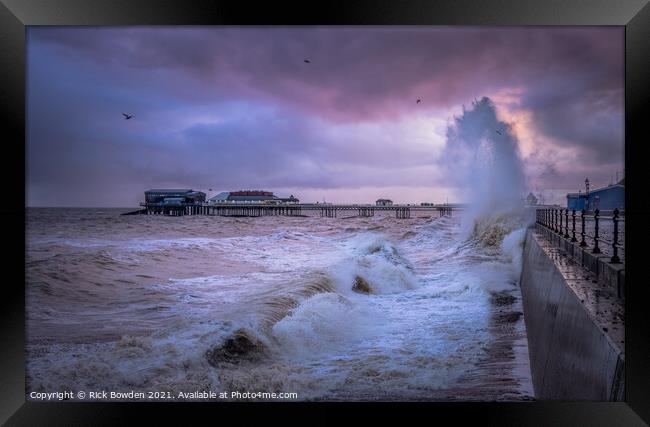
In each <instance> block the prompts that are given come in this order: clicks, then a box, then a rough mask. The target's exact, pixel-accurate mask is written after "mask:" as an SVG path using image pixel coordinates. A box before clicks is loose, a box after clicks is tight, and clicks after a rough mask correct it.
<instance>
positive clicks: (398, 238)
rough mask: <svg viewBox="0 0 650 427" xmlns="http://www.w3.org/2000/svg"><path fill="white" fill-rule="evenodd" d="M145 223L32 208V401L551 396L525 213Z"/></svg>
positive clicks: (107, 211) (95, 212)
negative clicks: (530, 337)
mask: <svg viewBox="0 0 650 427" xmlns="http://www.w3.org/2000/svg"><path fill="white" fill-rule="evenodd" d="M129 210H132V209H128V208H125V209H113V208H92V209H91V208H88V209H78V208H28V209H27V224H26V289H25V292H26V333H27V340H26V393H27V399H28V400H33V398H32V397H30V396H33V393H32V392H56V391H66V390H71V391H73V392H77V391H87V390H104V391H109V392H111V391H113V392H117V393H125V394H124V395H126V396H134V395H135V394H134V393H136V394H137V393H141V392H142V393H144V395H145V396H146V394H147V393H149V392H152V391H154V392H159V393H160V396H158V397H159V398H165V399H167V400H192V398H191V397H188V396H205V395H206V393H204V392H208V391H211V392H214V393H216V395H217V396H218V397H216V398H215V397H214V396H215V394H212V398H211V399H212V400H222V401H223V400H279V399H280V398H278V397H277V396H283V397H282V399H283V400H298V401H521V400H532V399H534V393H533V388H532V383H531V377H530V368H529V361H528V346H527V340H526V330H525V323H524V316H523V310H522V304H521V292H520V288H519V275H520V271H521V255H522V247H523V242H524V236H525V228H526V221H527V219H525V218H527V217H526V216H525V215H520V214H513V213H500V214H498V215H496V214H494V215H487V216H484V217H482V218H470V217H469V216H468V214H466V213H463V212H457V211H454V212H453V215H452V216H442V217H441V216H439V214H438V212H437V211H434V210H430V211H413V212H411V218H409V219H398V218H396V217H395V214H394V213H393V212H379V211H376V212H375V216H373V217H357V216H356V215H355V214H356V212H355V211H350V212H349V213H347V214H346V213H345V211H343V213H341V212H339V215H338V217H337V218H323V217H321V216H320V215H319V213H318V211H307V215H306V216H293V217H291V216H263V217H224V216H198V215H197V216H183V217H169V216H161V215H133V216H123V215H121V214H122V213H124V212H127V211H129ZM303 212H305V211H303ZM522 218H523V219H522ZM237 392H241V393H246V392H248V393H249V394H248V395H244V394H242V395H241V396H249V397H230V396H234V395H235V393H237ZM128 393H130V394H128ZM219 393H222V394H221V395H219ZM270 393H276V394H277V395H276V397H270V396H271V395H270ZM161 396H162V397H161ZM224 396H228V397H224ZM237 396H240V395H237ZM250 396H257V397H250ZM287 396H289V397H287ZM86 400H88V399H86ZM104 400H106V399H104ZM109 400H110V399H109Z"/></svg>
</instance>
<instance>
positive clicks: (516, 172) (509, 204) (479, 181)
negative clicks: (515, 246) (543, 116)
mask: <svg viewBox="0 0 650 427" xmlns="http://www.w3.org/2000/svg"><path fill="white" fill-rule="evenodd" d="M446 156H447V158H448V159H449V162H450V165H453V166H450V167H453V168H454V171H455V174H453V175H454V177H455V179H456V180H457V184H459V186H460V187H461V188H462V189H463V190H464V193H465V197H467V199H468V202H469V205H470V206H469V209H468V215H466V217H465V221H464V224H463V228H464V231H465V234H466V237H467V238H472V239H474V240H477V241H479V242H480V243H482V244H483V245H485V246H491V247H498V246H499V245H500V244H501V242H502V241H503V238H504V237H505V236H506V235H508V234H509V233H511V232H512V231H514V230H515V229H517V228H521V227H522V226H524V225H525V223H526V222H527V216H526V213H525V211H524V203H523V198H522V194H523V190H524V173H523V163H522V160H521V157H520V154H519V147H518V140H517V137H516V136H515V135H514V133H513V132H512V127H511V126H510V125H509V124H508V123H505V122H503V121H500V120H499V119H498V118H497V114H496V107H495V105H494V103H493V102H492V101H491V100H490V99H489V98H488V97H483V98H482V99H481V100H479V101H474V102H473V103H472V108H471V109H469V110H467V109H465V108H464V107H463V114H462V115H461V116H459V117H456V118H455V119H454V123H453V124H452V125H450V126H449V127H448V128H447V146H446ZM457 171H466V173H465V174H460V175H458V174H457Z"/></svg>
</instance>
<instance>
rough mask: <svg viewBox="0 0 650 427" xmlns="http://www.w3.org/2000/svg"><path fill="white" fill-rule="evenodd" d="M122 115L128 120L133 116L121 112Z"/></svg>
mask: <svg viewBox="0 0 650 427" xmlns="http://www.w3.org/2000/svg"><path fill="white" fill-rule="evenodd" d="M122 115H123V116H124V120H129V119H130V118H131V117H133V114H126V113H122Z"/></svg>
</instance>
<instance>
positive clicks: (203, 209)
mask: <svg viewBox="0 0 650 427" xmlns="http://www.w3.org/2000/svg"><path fill="white" fill-rule="evenodd" d="M140 205H141V206H142V208H141V209H139V210H136V211H132V212H127V213H125V214H123V215H139V214H142V215H167V216H185V215H209V216H239V217H259V216H276V215H277V216H305V214H306V212H309V211H312V212H313V211H315V213H318V214H319V215H320V217H322V218H338V217H339V215H341V214H345V213H348V214H349V213H353V214H356V215H346V216H345V217H346V218H347V217H350V216H358V217H363V218H367V217H373V216H375V213H376V212H381V211H383V212H392V213H394V214H395V218H397V219H409V218H411V215H412V214H414V213H417V212H424V213H433V214H434V215H435V214H437V216H438V217H442V216H452V213H453V211H455V210H456V211H458V210H461V209H462V208H461V207H459V206H452V205H433V206H431V205H428V206H418V205H391V206H375V205H359V204H336V205H334V204H318V203H301V204H278V205H273V204H265V203H228V204H226V203H224V204H206V203H196V204H182V205H165V204H161V203H141V204H140Z"/></svg>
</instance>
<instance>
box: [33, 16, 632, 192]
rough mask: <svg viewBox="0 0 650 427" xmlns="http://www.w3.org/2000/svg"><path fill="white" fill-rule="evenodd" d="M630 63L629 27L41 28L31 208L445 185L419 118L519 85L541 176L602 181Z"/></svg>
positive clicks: (614, 147) (614, 163)
mask: <svg viewBox="0 0 650 427" xmlns="http://www.w3.org/2000/svg"><path fill="white" fill-rule="evenodd" d="M622 55H623V31H622V29H617V28H587V27H581V28H459V27H454V28H451V27H410V28H381V27H378V28H262V27H259V28H246V29H244V28H217V29H215V28H209V27H198V28H197V27H192V28H189V27H188V28H117V27H116V28H74V27H71V28H47V27H44V28H31V29H30V30H29V38H28V72H29V77H28V97H29V98H28V108H29V109H28V121H29V122H28V181H29V187H28V193H29V197H30V203H32V204H39V203H43V204H52V203H54V204H56V203H57V201H61V200H67V202H66V203H64V204H80V203H81V204H84V203H91V204H98V203H102V201H105V200H109V203H111V204H133V203H134V202H135V201H137V200H139V199H140V198H141V190H142V189H143V187H146V186H166V185H169V186H182V187H185V186H194V187H204V188H208V187H214V186H217V185H218V186H220V187H223V189H232V188H231V187H234V188H239V187H245V186H258V187H267V188H272V187H277V188H300V187H305V188H307V187H309V188H344V187H352V188H354V187H360V186H364V185H365V186H368V185H374V186H382V185H387V186H388V185H409V184H411V185H412V184H414V183H415V182H417V183H418V184H423V183H424V184H426V185H433V186H435V185H436V184H440V185H442V184H445V183H448V182H447V181H445V180H444V176H443V175H441V174H440V173H439V170H440V169H441V168H440V167H439V166H440V162H444V161H445V159H441V158H439V153H440V150H438V151H436V149H435V147H434V146H427V145H426V144H422V143H421V141H420V139H419V138H421V137H420V136H418V135H415V134H414V133H409V128H408V126H410V123H411V122H410V121H409V120H414V119H415V118H426V117H431V118H432V119H433V118H436V117H439V116H440V114H447V113H448V112H449V111H451V110H456V111H457V110H458V108H459V106H460V105H462V104H468V103H469V102H470V101H471V100H472V99H475V98H481V97H482V96H491V95H492V94H495V93H497V92H499V91H500V90H503V89H510V88H518V89H520V93H521V95H520V98H519V99H518V100H517V105H516V108H519V109H522V110H526V111H529V112H530V113H531V116H532V118H533V120H532V126H534V127H535V131H536V132H538V133H539V134H541V135H542V136H543V137H544V138H543V141H544V142H543V144H544V145H543V146H539V147H536V150H535V152H534V153H533V154H534V155H531V156H530V158H528V159H525V162H524V164H525V165H526V166H527V167H528V168H529V169H530V171H531V173H533V174H537V175H536V179H537V181H538V182H542V183H544V182H546V183H548V185H555V184H556V182H558V181H560V182H561V181H562V180H563V179H567V177H570V179H573V178H574V175H576V176H577V174H584V173H586V172H592V171H593V172H594V173H600V174H601V175H602V174H603V172H599V168H610V169H611V168H612V167H613V168H616V167H619V168H620V164H621V162H622V143H623V142H622V141H623V139H622V132H623V130H622V129H623V128H622V126H623V115H622V114H623V110H622V108H623V105H622V93H623V92H622V90H623V73H622V72H623V61H622V59H623V56H622ZM304 59H309V60H310V63H309V64H306V63H305V62H303V60H304ZM418 98H421V99H422V100H423V102H422V103H421V104H416V103H415V99H418ZM498 107H499V106H498V105H497V108H498ZM122 112H129V113H133V114H135V119H134V120H131V121H128V122H126V121H123V120H122V119H121V116H120V115H121V113H122ZM442 112H444V113H442ZM423 132H425V131H424V130H422V132H420V133H421V134H423ZM426 132H429V131H426ZM431 136H432V138H433V135H431ZM438 142H440V141H438ZM433 145H435V144H433ZM553 147H564V148H566V147H573V148H575V151H576V152H579V153H580V156H581V159H582V162H581V164H579V165H573V166H570V165H564V164H557V163H555V162H554V161H553V153H554V149H553ZM550 165H555V166H554V169H553V170H552V172H549V170H551V169H549V166H550ZM590 165H595V166H593V167H592V166H590ZM576 171H578V172H576ZM607 176H609V171H608V172H607ZM80 177H83V178H80ZM582 180H584V178H582ZM74 186H76V187H77V189H78V191H77V192H76V193H72V192H69V191H68V189H69V188H71V187H74ZM112 189H119V190H112ZM125 189H128V190H125ZM124 191H127V192H128V194H129V196H128V197H125V196H124V194H125V193H124ZM59 193H63V194H59ZM100 193H101V194H102V196H101V197H100V196H99V194H100ZM66 197H67V198H68V199H66Z"/></svg>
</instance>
